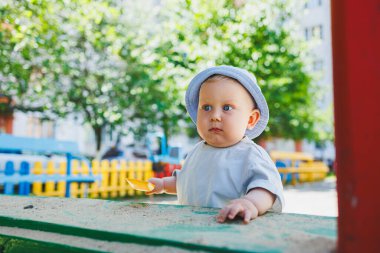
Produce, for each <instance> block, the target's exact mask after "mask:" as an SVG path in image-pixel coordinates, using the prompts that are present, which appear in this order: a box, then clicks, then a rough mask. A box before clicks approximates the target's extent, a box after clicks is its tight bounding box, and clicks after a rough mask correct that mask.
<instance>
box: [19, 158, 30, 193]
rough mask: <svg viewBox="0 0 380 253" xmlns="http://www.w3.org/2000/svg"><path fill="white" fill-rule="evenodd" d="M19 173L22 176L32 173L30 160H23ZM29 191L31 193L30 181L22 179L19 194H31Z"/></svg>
mask: <svg viewBox="0 0 380 253" xmlns="http://www.w3.org/2000/svg"><path fill="white" fill-rule="evenodd" d="M19 173H20V175H21V176H26V175H29V174H30V165H29V163H28V162H26V161H23V162H21V164H20V171H19ZM29 193H30V183H29V182H28V181H20V184H19V190H18V194H20V195H29Z"/></svg>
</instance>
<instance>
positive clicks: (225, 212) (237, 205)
mask: <svg viewBox="0 0 380 253" xmlns="http://www.w3.org/2000/svg"><path fill="white" fill-rule="evenodd" d="M274 201H275V195H274V194H273V193H271V192H269V191H268V190H265V189H263V188H254V189H252V190H251V191H249V192H248V194H247V195H245V196H244V197H242V198H240V199H234V200H232V201H231V203H230V204H229V205H227V206H225V207H224V208H223V209H222V210H221V211H220V212H219V215H218V216H217V221H218V222H220V223H222V222H224V221H225V220H226V218H227V219H231V220H232V219H234V218H235V217H236V215H239V216H240V217H242V218H243V221H244V223H246V224H247V223H249V221H250V220H252V219H255V218H256V217H257V216H259V215H263V214H264V213H265V212H266V211H268V210H269V208H271V207H272V205H273V203H274Z"/></svg>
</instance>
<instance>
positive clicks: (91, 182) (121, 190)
mask: <svg viewBox="0 0 380 253" xmlns="http://www.w3.org/2000/svg"><path fill="white" fill-rule="evenodd" d="M70 165H71V166H70V169H69V170H68V169H67V164H66V162H59V163H55V162H54V161H49V162H48V163H47V165H46V166H45V167H43V164H42V162H34V163H33V164H32V165H31V164H30V163H28V162H25V161H23V162H21V164H20V166H19V168H18V169H17V170H16V169H15V166H14V163H13V162H12V161H7V162H6V163H5V168H0V193H1V192H3V193H4V194H19V195H34V196H55V197H65V196H66V197H74V198H76V197H90V198H118V197H126V196H136V195H142V194H143V193H142V192H139V191H135V190H133V189H132V188H131V187H130V186H129V185H128V183H127V182H126V178H127V177H128V178H135V179H140V180H148V179H149V178H150V177H153V176H158V177H163V176H169V175H171V173H172V172H173V170H175V169H180V167H181V166H180V165H173V164H167V165H165V167H164V170H163V171H162V172H153V170H152V162H150V161H125V160H112V161H108V160H103V161H97V160H94V161H92V162H91V164H89V163H88V162H85V161H78V160H72V161H71V164H70ZM68 172H69V173H68ZM1 188H3V189H1Z"/></svg>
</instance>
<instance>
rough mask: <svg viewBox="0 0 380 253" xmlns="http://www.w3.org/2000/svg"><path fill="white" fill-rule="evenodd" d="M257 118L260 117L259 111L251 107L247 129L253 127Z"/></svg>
mask: <svg viewBox="0 0 380 253" xmlns="http://www.w3.org/2000/svg"><path fill="white" fill-rule="evenodd" d="M259 119H260V111H259V110H257V109H253V110H252V111H251V114H250V115H249V119H248V125H247V129H249V130H251V129H253V128H254V127H255V125H256V123H257V122H258V121H259Z"/></svg>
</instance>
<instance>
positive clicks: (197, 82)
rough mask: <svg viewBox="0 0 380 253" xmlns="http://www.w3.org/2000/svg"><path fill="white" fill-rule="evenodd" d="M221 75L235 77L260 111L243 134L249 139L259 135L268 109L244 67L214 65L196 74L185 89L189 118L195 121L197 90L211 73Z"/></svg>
mask: <svg viewBox="0 0 380 253" xmlns="http://www.w3.org/2000/svg"><path fill="white" fill-rule="evenodd" d="M218 74H219V75H223V76H228V77H231V78H233V79H236V80H237V81H239V82H240V84H241V85H243V86H244V88H245V89H246V90H247V91H248V92H249V93H250V94H251V96H252V97H253V98H254V100H255V103H256V105H257V109H258V110H259V111H260V119H259V121H258V122H257V123H256V125H255V127H254V128H252V129H247V130H246V131H245V135H246V136H248V137H249V138H250V139H254V138H256V137H257V136H259V135H260V134H261V133H262V132H263V131H264V129H265V127H266V126H267V124H268V120H269V109H268V105H267V102H266V100H265V97H264V95H263V93H262V92H261V89H260V87H259V86H258V85H257V81H256V78H255V76H254V75H253V74H251V73H249V72H248V71H247V70H245V69H241V68H237V67H233V66H216V67H211V68H208V69H206V70H203V71H202V72H200V73H199V74H197V75H196V76H195V77H194V78H193V79H192V80H191V82H190V84H189V87H188V88H187V91H186V98H185V99H186V109H187V111H188V113H189V114H190V117H191V119H192V120H193V122H194V123H195V124H196V123H197V113H198V103H199V90H200V88H201V85H202V84H203V82H204V81H205V80H206V79H207V78H209V77H210V76H212V75H218Z"/></svg>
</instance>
